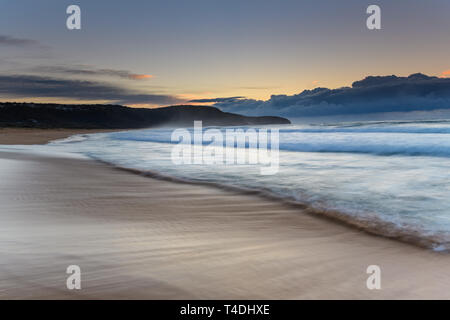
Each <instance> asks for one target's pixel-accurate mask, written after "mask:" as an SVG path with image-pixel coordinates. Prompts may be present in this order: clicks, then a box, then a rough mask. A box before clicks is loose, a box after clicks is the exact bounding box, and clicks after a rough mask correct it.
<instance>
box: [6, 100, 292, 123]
mask: <svg viewBox="0 0 450 320" xmlns="http://www.w3.org/2000/svg"><path fill="white" fill-rule="evenodd" d="M194 120H202V121H203V125H204V126H238V125H265V124H289V123H290V121H289V120H288V119H285V118H281V117H246V116H242V115H239V114H235V113H228V112H222V111H220V110H219V109H217V108H214V107H209V106H191V105H181V106H171V107H164V108H158V109H137V108H129V107H124V106H119V105H64V104H40V103H14V102H7V103H1V102H0V127H27V128H72V129H75V128H76V129H135V128H148V127H156V126H192V125H193V121H194Z"/></svg>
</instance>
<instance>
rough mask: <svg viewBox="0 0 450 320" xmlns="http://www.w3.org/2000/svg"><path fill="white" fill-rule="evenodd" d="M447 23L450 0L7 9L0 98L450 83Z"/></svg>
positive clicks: (262, 95)
mask: <svg viewBox="0 0 450 320" xmlns="http://www.w3.org/2000/svg"><path fill="white" fill-rule="evenodd" d="M72 4H76V5H78V6H79V7H80V8H81V30H68V29H67V27H66V19H67V17H68V14H66V8H67V7H68V6H69V5H72ZM371 4H376V5H379V6H380V8H381V27H382V28H381V30H369V29H368V28H367V27H366V19H367V17H368V14H366V9H367V7H368V6H369V5H371ZM449 14H450V1H448V0H429V1H423V0H420V1H419V0H407V1H406V0H405V1H401V0H397V1H392V0H389V1H375V0H370V1H365V0H342V1H336V0H311V1H309V0H304V1H300V0H258V1H257V0H227V1H224V0H220V1H218V0H176V1H175V0H161V1H160V0H133V1H114V0H108V1H106V0H95V1H92V0H84V1H75V0H71V1H66V0H39V1H36V0H0V100H1V101H12V100H14V101H33V102H67V103H75V102H81V103H91V102H95V103H120V104H124V105H130V106H160V105H170V104H179V103H186V102H187V101H190V100H199V99H211V98H217V97H246V98H249V99H257V100H267V99H269V98H270V97H271V95H279V94H286V95H293V94H297V93H300V92H302V91H303V90H305V89H313V88H316V87H327V88H339V87H342V86H350V85H351V84H352V82H353V81H356V80H360V79H363V78H364V77H366V76H369V75H392V74H395V75H398V76H408V75H409V74H412V73H417V72H421V73H424V74H427V75H430V76H438V77H448V76H450V71H449V70H450V60H449V52H450V32H449V30H450V19H449ZM18 84H20V85H18ZM17 86H20V89H19V88H17Z"/></svg>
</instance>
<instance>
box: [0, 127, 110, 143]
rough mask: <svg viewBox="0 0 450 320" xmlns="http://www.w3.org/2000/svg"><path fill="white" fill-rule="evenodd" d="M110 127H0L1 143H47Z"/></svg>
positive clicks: (106, 130) (105, 130)
mask: <svg viewBox="0 0 450 320" xmlns="http://www.w3.org/2000/svg"><path fill="white" fill-rule="evenodd" d="M111 131H117V130H108V129H103V130H102V129H31V128H30V129H27V128H0V145H2V144H6V145H14V144H22V145H30V144H45V143H47V142H49V141H51V140H57V139H64V138H68V137H70V136H73V135H75V134H89V133H98V132H111Z"/></svg>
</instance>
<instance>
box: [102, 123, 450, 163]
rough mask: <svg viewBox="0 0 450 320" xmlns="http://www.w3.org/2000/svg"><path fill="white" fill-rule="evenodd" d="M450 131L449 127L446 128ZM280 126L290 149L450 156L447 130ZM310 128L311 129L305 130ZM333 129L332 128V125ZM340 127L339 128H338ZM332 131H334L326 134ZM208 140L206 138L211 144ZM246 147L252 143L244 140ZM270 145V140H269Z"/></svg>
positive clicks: (165, 134) (136, 136) (155, 135)
mask: <svg viewBox="0 0 450 320" xmlns="http://www.w3.org/2000/svg"><path fill="white" fill-rule="evenodd" d="M447 129H448V130H449V133H450V128H447ZM302 130H303V131H299V130H298V129H295V130H294V129H293V130H280V142H279V149H280V150H281V151H289V152H319V153H358V154H373V155H381V156H392V155H405V156H428V157H450V137H448V136H447V135H446V134H438V133H435V134H431V131H430V132H428V133H430V134H423V135H422V134H415V135H407V136H405V135H402V134H399V133H398V132H394V131H392V132H390V133H386V134H380V132H382V131H379V132H376V131H373V132H368V131H366V132H363V131H358V132H359V134H353V133H354V132H355V131H343V129H336V130H334V131H324V129H320V130H321V131H313V130H312V129H302ZM306 130H309V131H306ZM330 130H331V129H330ZM338 130H340V131H338ZM365 130H367V129H365ZM171 132H172V131H170V130H159V131H156V130H155V131H153V130H147V131H139V132H138V131H135V132H133V131H129V132H120V133H113V134H109V138H110V139H112V140H125V141H135V142H155V143H168V144H177V143H178V142H174V141H171V139H170V137H171ZM324 132H329V133H331V132H333V133H334V134H323V133H324ZM208 144H209V142H204V145H208ZM245 146H246V148H248V147H249V144H248V143H246V144H245ZM268 147H269V148H270V143H268Z"/></svg>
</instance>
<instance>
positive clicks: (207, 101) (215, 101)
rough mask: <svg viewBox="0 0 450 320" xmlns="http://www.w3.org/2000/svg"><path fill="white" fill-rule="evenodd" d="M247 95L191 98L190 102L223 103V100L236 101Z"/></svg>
mask: <svg viewBox="0 0 450 320" xmlns="http://www.w3.org/2000/svg"><path fill="white" fill-rule="evenodd" d="M243 98H245V97H228V98H212V99H194V100H189V101H188V102H192V103H221V102H227V103H229V102H235V101H239V100H240V99H243Z"/></svg>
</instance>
